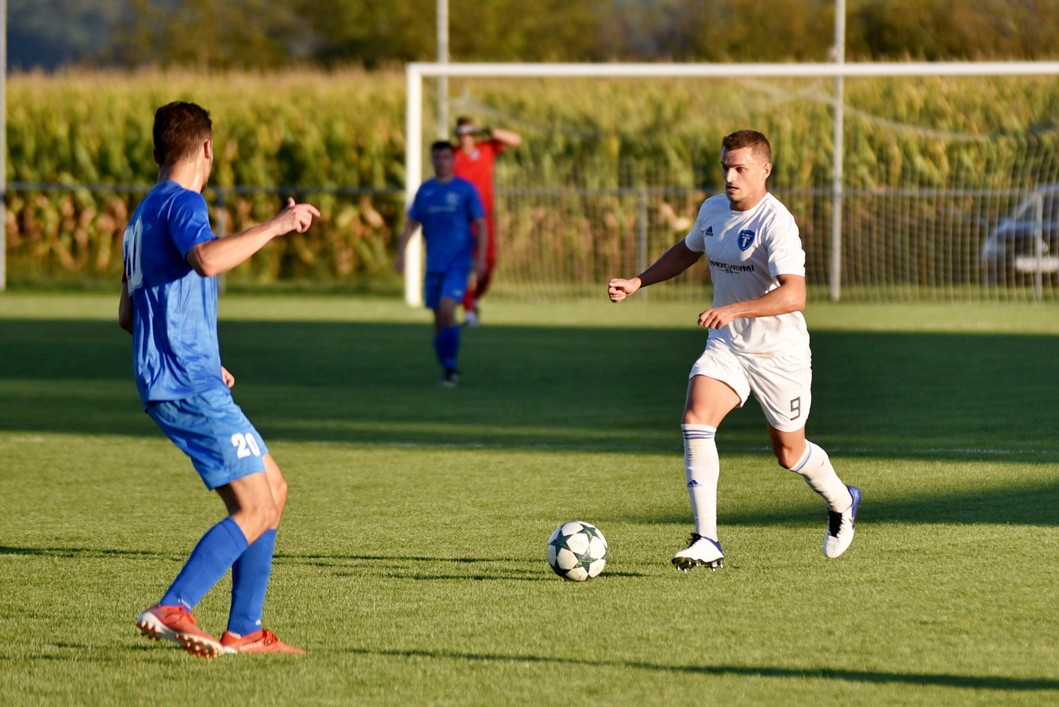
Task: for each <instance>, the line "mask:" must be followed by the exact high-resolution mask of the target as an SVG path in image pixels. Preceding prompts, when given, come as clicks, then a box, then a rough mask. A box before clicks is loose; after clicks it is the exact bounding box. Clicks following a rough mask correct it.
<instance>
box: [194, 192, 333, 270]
mask: <svg viewBox="0 0 1059 707" xmlns="http://www.w3.org/2000/svg"><path fill="white" fill-rule="evenodd" d="M319 215H320V211H319V210H318V209H317V208H316V207H315V206H313V205H312V204H298V203H295V201H294V199H288V200H287V206H286V208H284V209H283V210H282V211H280V212H279V213H278V214H276V215H275V216H273V217H272V218H270V219H269V220H267V221H264V222H262V223H259V224H258V225H256V226H251V227H250V228H248V229H246V230H245V231H243V232H242V233H240V234H238V235H236V236H228V237H226V238H213V239H211V240H208V241H204V242H202V243H199V244H198V245H196V246H194V247H193V248H192V249H191V250H189V251H188V254H187V261H188V265H190V266H191V268H192V269H193V270H194V271H195V272H197V273H198V274H199V275H202V276H203V277H213V276H214V275H219V274H221V273H222V272H227V271H229V270H231V269H232V268H234V267H235V266H237V265H239V264H241V263H242V262H244V261H245V260H247V259H248V258H249V257H250V256H251V255H253V254H254V253H256V252H257V251H259V250H261V249H262V248H264V247H265V245H267V244H268V242H269V241H271V240H272V239H273V238H278V237H279V236H285V235H287V234H288V233H291V232H297V233H305V232H306V231H308V230H309V226H311V225H312V222H313V217H314V216H317V217H318V216H319Z"/></svg>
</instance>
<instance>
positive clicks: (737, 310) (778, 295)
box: [699, 275, 805, 329]
mask: <svg viewBox="0 0 1059 707" xmlns="http://www.w3.org/2000/svg"><path fill="white" fill-rule="evenodd" d="M776 280H777V282H779V287H777V288H775V289H773V290H769V291H768V292H766V293H765V294H764V295H762V296H761V297H758V298H756V299H751V300H746V301H744V302H733V303H732V304H726V305H724V306H722V307H710V308H709V309H707V310H706V311H705V312H703V313H702V314H700V315H699V326H702V327H706V328H707V329H721V328H723V327H726V326H728V325H729V324H730V323H731V322H732V320H733V319H753V318H754V317H774V316H778V315H780V314H788V313H790V312H800V311H802V310H803V309H805V277H804V276H802V275H777V276H776Z"/></svg>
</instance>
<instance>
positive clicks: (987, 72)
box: [404, 62, 1059, 305]
mask: <svg viewBox="0 0 1059 707" xmlns="http://www.w3.org/2000/svg"><path fill="white" fill-rule="evenodd" d="M1057 76H1059V62H951V63H931V62H899V63H898V62H884V63H849V62H836V63H802V64H665V63H660V64H619V63H615V64H564V63H541V64H504V63H495V64H493V63H410V64H408V65H407V66H406V90H407V106H406V126H405V127H406V153H405V194H406V198H407V200H408V201H407V203H409V204H410V203H411V200H412V198H413V197H414V195H415V192H416V190H417V189H418V187H419V185H420V184H421V183H422V181H423V179H424V174H423V162H424V154H425V150H424V143H425V141H426V139H428V138H427V135H428V134H430V135H436V134H442V133H443V132H447V131H446V130H445V129H446V127H447V126H432V127H433V128H435V129H433V130H428V129H427V126H426V125H424V121H425V119H426V117H427V116H428V115H429V112H428V111H426V110H425V106H424V102H425V101H426V100H427V99H428V97H427V96H426V95H425V92H424V79H427V78H439V77H445V78H447V79H460V80H466V81H473V80H489V79H492V80H496V79H501V80H512V81H514V80H526V81H528V80H548V81H551V82H552V84H550V85H559V84H562V83H563V82H564V81H567V80H578V79H581V80H586V79H587V80H590V81H593V80H599V81H604V80H606V81H611V80H623V81H628V82H636V81H639V82H640V84H635V83H634V84H631V85H633V86H634V87H635V86H643V85H646V83H645V82H650V81H652V80H655V81H657V80H677V81H690V80H705V81H714V82H733V81H735V82H748V83H753V82H761V81H768V80H775V81H785V82H786V81H808V82H815V83H813V84H812V85H811V86H809V87H808V88H806V89H804V93H805V94H806V95H809V94H810V93H812V94H813V95H812V96H811V100H813V101H815V102H816V105H817V106H818V107H819V106H822V107H823V113H813V118H812V120H813V121H814V122H821V123H822V122H824V121H829V122H830V125H832V126H833V125H836V124H837V125H839V126H842V125H843V124H844V119H845V117H846V114H847V113H848V112H850V111H854V112H856V113H857V114H859V115H861V116H862V117H864V118H865V121H866V122H867V124H868V125H869V126H886V125H888V124H891V125H892V124H897V123H899V122H900V119H899V118H895V117H888V116H885V115H882V116H874V115H869V113H870V111H865V110H864V109H862V108H857V107H855V106H852V105H851V103H850V102H849V101H850V99H849V95H848V89H847V90H846V91H842V90H838V89H837V87H836V89H835V90H832V91H828V90H827V88H826V87H824V88H821V87H820V85H819V84H820V83H821V82H822V81H824V80H827V79H833V80H836V82H837V83H838V85H841V83H840V82H838V80H840V79H853V78H865V79H867V78H878V79H909V80H912V81H915V80H916V79H941V78H947V77H948V78H952V79H967V80H976V79H986V78H990V77H992V78H996V77H1024V78H1034V77H1038V78H1039V77H1044V78H1052V79H1054V78H1055V77H1057ZM626 87H628V84H627V85H626ZM757 88H758V89H760V90H762V91H766V92H767V91H768V90H771V89H770V87H769V86H764V87H762V86H758V87H757ZM800 90H802V89H796V90H794V91H793V93H797V92H798V91H800ZM789 92H790V91H789ZM836 96H837V98H836ZM435 98H436V97H435ZM446 99H448V96H446ZM524 100H532V97H526V98H525V99H524ZM734 100H739V99H738V97H737V98H736V99H734ZM784 100H785V99H784ZM777 102H778V103H781V102H782V100H780V99H777ZM485 105H486V107H488V105H487V104H485ZM1053 105H1054V104H1053ZM600 109H601V110H602V109H605V106H600ZM645 110H657V111H659V113H665V112H666V110H667V109H666V107H665V106H661V107H657V108H645ZM510 116H511V113H506V114H505V113H503V111H501V118H503V117H510ZM825 116H826V117H825ZM538 120H539V119H538ZM1027 121H1028V123H1029V124H1028V125H1025V126H1022V127H1023V129H1024V130H1026V131H1028V132H1029V131H1033V130H1037V131H1039V130H1040V129H1041V128H1040V126H1039V124H1038V123H1037V122H1035V121H1036V118H1034V117H1030V118H1027ZM845 125H846V127H845V128H844V130H851V128H850V127H849V122H848V121H845ZM741 127H753V125H746V124H735V123H732V124H731V125H730V128H731V129H733V130H734V129H738V128H741ZM869 129H874V128H869ZM917 129H920V128H917ZM920 130H921V132H922V134H924V135H929V134H931V133H941V132H945V130H944V129H939V128H938V127H937V126H924V127H922V128H921V129H920ZM950 131H951V132H952V133H954V134H955V133H957V132H959V131H960V129H959V126H955V127H954V128H952V129H951V130H950ZM795 132H797V130H796V131H795ZM971 132H973V131H968V130H967V129H963V132H962V133H960V134H959V135H957V136H956V138H954V139H959V140H964V141H970V142H973V141H975V140H977V139H978V138H977V136H975V135H973V134H970V133H971ZM1053 132H1054V127H1053ZM814 135H821V136H823V137H821V138H819V139H818V142H820V143H821V144H820V146H819V150H818V153H820V154H821V155H822V154H823V153H824V152H826V151H827V150H825V148H832V147H834V148H837V149H830V152H829V154H827V155H826V157H823V158H821V157H819V156H818V158H816V159H815V160H814V163H813V164H811V165H804V167H803V168H804V170H805V171H821V172H827V173H828V174H829V175H838V176H839V178H838V179H834V180H832V179H830V177H829V178H828V179H827V180H822V181H821V182H820V184H818V185H815V186H811V187H809V188H810V189H811V190H812V191H814V192H816V194H815V196H816V197H820V196H823V195H822V194H820V192H827V194H826V196H827V197H828V199H829V200H830V201H831V202H832V203H833V204H834V205H833V206H832V205H831V204H824V203H823V201H822V200H821V201H820V202H819V203H817V202H814V206H813V210H814V211H824V210H826V211H828V212H829V213H828V218H827V219H825V220H821V221H820V222H819V223H820V224H824V223H830V224H831V226H830V227H828V226H822V227H821V226H817V227H815V229H814V230H813V234H812V235H813V238H814V239H816V241H817V243H816V244H815V245H814V247H815V248H817V250H820V248H819V241H821V240H823V239H826V241H827V247H826V249H825V250H826V256H825V261H826V262H823V263H821V267H820V272H821V273H822V278H821V279H824V280H827V281H828V283H827V285H828V287H827V292H828V297H829V298H830V299H832V300H838V299H839V298H840V297H842V296H843V289H842V287H843V280H844V279H846V277H847V275H846V273H847V272H848V271H849V270H850V261H851V260H853V259H856V258H858V257H861V253H859V252H858V251H857V250H856V249H853V251H852V252H851V249H850V248H849V247H846V248H844V247H843V244H844V241H845V239H844V234H843V233H842V231H843V230H848V229H849V226H843V220H842V219H841V218H838V219H833V218H831V216H833V215H834V211H835V210H839V214H841V213H843V212H846V211H847V209H848V207H844V206H843V200H844V199H845V200H849V199H851V198H853V197H854V196H857V198H859V199H861V200H862V202H858V204H860V205H861V206H863V209H862V211H863V214H867V211H864V209H868V208H869V205H870V202H871V201H872V200H873V199H877V198H881V195H882V194H883V191H886V190H883V189H881V188H874V189H872V188H867V189H862V190H861V191H860V192H859V195H858V192H857V190H855V189H851V188H850V185H849V184H848V183H844V181H843V180H844V179H848V177H847V178H843V177H842V175H843V174H844V172H846V173H848V172H849V168H850V160H851V154H853V153H856V151H857V150H862V151H863V150H865V149H866V148H865V147H864V145H863V144H858V142H860V141H858V140H850V139H845V140H839V139H833V138H832V135H831V133H830V131H816V132H815V133H814ZM988 137H989V136H988V135H983V136H982V138H983V139H985V140H987V139H988ZM770 139H772V140H773V143H774V149H775V148H776V143H777V142H780V141H781V140H787V139H788V136H785V135H770ZM1049 139H1050V138H1049ZM831 143H836V144H834V145H832V144H831ZM714 144H719V143H717V142H716V141H715V142H714ZM1052 144H1053V143H1052V142H1049V143H1048V145H1049V146H1050V145H1052ZM601 149H606V146H605V145H604V146H602V147H601ZM717 149H719V148H717ZM781 149H784V150H785V149H786V146H782V147H781ZM924 149H925V150H927V151H929V150H930V149H938V150H941V151H942V152H944V148H935V147H933V146H931V147H929V148H924ZM1042 150H1043V148H1042ZM523 151H525V141H524V147H523V148H520V150H518V151H516V159H519V158H518V157H517V153H519V152H523ZM876 152H885V148H882V149H878V148H877V149H876ZM878 158H879V156H878V155H876V156H875V159H878ZM937 158H938V159H946V158H947V156H946V155H944V154H939V155H938V156H937ZM545 159H546V161H548V164H549V165H550V164H553V163H554V162H555V160H554V159H552V158H550V157H548V156H545ZM916 159H918V158H916ZM957 159H959V158H957ZM963 159H967V158H963ZM1035 159H1037V158H1035ZM971 160H972V161H973V158H971ZM527 161H528V160H527ZM909 161H911V158H910V160H909ZM1003 163H1004V161H1003V159H999V160H998V164H1003ZM843 166H845V170H844V169H843ZM982 167H983V168H985V169H989V168H990V167H991V165H989V164H983V165H982ZM547 168H548V166H547V165H546V166H545V167H542V168H541V169H542V170H546V169H547ZM677 168H678V169H679V167H677ZM585 169H587V167H586V168H585ZM531 171H532V170H531ZM927 171H929V170H927ZM1037 171H1040V170H1037ZM528 173H529V172H527V174H528ZM1037 177H1038V178H1040V179H1054V180H1055V181H1059V176H1056V175H1054V174H1051V176H1048V175H1046V174H1039V175H1037ZM524 179H528V178H524ZM1020 179H1022V181H1025V179H1023V178H1022V177H1019V178H1018V179H1014V180H1012V186H1011V188H1010V189H1009V191H1010V192H1011V193H1009V194H1007V196H1006V199H1007V201H1003V200H1001V201H996V202H995V203H994V204H992V205H990V206H982V205H976V206H975V208H976V209H980V210H981V211H980V213H981V214H985V213H986V210H991V211H990V213H989V216H990V217H992V218H998V217H999V216H1000V215H1001V212H1002V211H1003V210H1004V209H1005V208H1007V205H1008V202H1009V201H1010V200H1012V199H1016V200H1017V198H1018V197H1019V196H1020V195H1024V193H1025V189H1026V188H1027V187H1026V185H1025V184H1023V183H1021V182H1020V181H1019V180H1020ZM775 181H776V179H775V178H774V179H773V182H775ZM869 181H870V180H869ZM927 181H929V179H928V180H927ZM574 186H575V185H573V184H572V183H571V182H569V181H567V182H564V183H557V184H551V185H548V184H543V183H542V184H531V183H522V184H520V185H518V191H519V192H520V193H521V194H524V195H525V194H530V193H532V192H533V191H534V190H536V191H538V192H539V191H541V190H546V189H548V188H552V189H554V190H557V191H559V192H562V193H561V194H560V195H558V196H556V197H554V198H556V199H564V198H569V197H571V195H572V194H573V193H574V192H575V191H576V188H572V187H574ZM610 186H611V185H607V186H606V187H605V188H604V189H599V188H597V189H596V192H599V193H602V192H603V191H605V190H606V188H610ZM617 186H618V187H619V189H618V191H617V192H614V193H612V196H613V197H614V198H615V199H618V200H620V199H623V198H625V196H626V195H627V192H629V191H630V190H634V189H635V187H636V186H637V185H636V184H634V183H632V182H628V183H623V184H620V185H617ZM642 186H643V187H644V189H646V190H647V191H648V192H649V193H650V194H652V195H653V194H655V193H657V192H658V190H659V189H661V186H660V185H658V184H655V185H642ZM790 186H791V185H783V184H780V185H776V184H773V185H772V188H773V190H774V191H778V190H780V189H782V188H783V187H790ZM901 186H902V188H903V189H906V190H911V191H917V190H922V191H923V193H924V194H927V193H928V192H930V191H931V190H934V191H938V190H939V189H940V190H942V191H945V192H946V196H945V198H944V199H941V200H939V201H938V202H937V204H936V206H935V207H934V208H938V209H941V210H944V211H951V210H952V208H953V207H952V205H951V204H952V203H955V202H958V201H960V200H961V199H963V200H965V201H966V200H968V199H972V198H974V194H971V193H969V192H974V191H975V190H977V189H979V188H980V187H979V185H971V186H970V188H968V187H965V186H963V185H955V188H950V187H953V186H954V185H949V184H943V183H938V184H934V183H930V184H925V183H923V184H907V185H901ZM990 188H991V189H992V190H993V192H996V193H999V192H1000V191H1003V189H998V188H997V187H996V186H995V185H991V186H990ZM644 189H641V191H640V200H641V202H642V194H643V192H644ZM500 190H502V188H501V189H500ZM612 191H613V190H612ZM619 192H620V193H619ZM892 192H893V188H892V187H891V188H890V189H889V191H887V196H890V195H892ZM949 192H952V194H949ZM965 192H966V193H965ZM586 198H587V197H586ZM928 202H929V200H924V201H923V204H919V205H917V206H915V207H914V208H916V209H918V208H930V207H929V206H927V204H928ZM615 203H616V202H615ZM663 206H664V207H666V208H668V203H664V204H663ZM898 208H899V209H901V208H909V207H908V206H907V204H903V205H901V206H899V207H898ZM624 210H625V209H624V207H623V206H621V205H618V206H615V207H614V208H613V209H612V210H611V211H610V212H608V214H609V213H612V212H624ZM792 210H794V209H792ZM498 211H499V207H498ZM993 212H995V213H993ZM564 213H565V215H567V216H569V215H571V214H572V213H573V212H571V211H567V212H564ZM863 214H862V215H863ZM795 217H796V218H798V217H799V213H798V212H797V211H796V212H795ZM865 218H867V217H866V216H865ZM890 218H891V217H890V216H887V217H886V219H890ZM897 218H900V217H897ZM968 218H969V219H971V217H968ZM973 218H977V219H978V220H980V221H981V220H984V217H979V216H975V217H973ZM862 220H863V219H862ZM884 220H885V219H884ZM972 220H973V219H972ZM947 227H952V228H955V229H957V230H959V229H964V230H967V229H968V228H969V227H967V226H966V225H965V224H962V223H961V224H959V225H957V226H952V224H949V226H947ZM828 230H830V231H831V232H826V231H828ZM803 231H804V229H803ZM974 237H977V236H974ZM803 238H804V236H803ZM966 239H967V240H966V242H961V243H960V244H959V246H958V247H959V248H961V249H962V250H961V252H960V253H951V254H946V255H944V257H945V258H950V259H953V258H956V259H961V262H960V263H959V264H958V265H957V266H955V267H950V266H949V265H942V266H937V265H930V266H929V267H930V268H932V269H934V270H938V269H939V268H940V269H941V270H944V269H947V268H948V269H957V270H960V271H961V273H963V274H961V275H960V277H962V278H963V279H964V280H968V279H976V275H977V272H975V274H974V275H969V274H967V273H969V272H970V271H971V270H975V269H976V268H977V267H978V264H977V263H976V262H975V263H972V262H971V261H972V260H973V256H972V255H971V254H969V253H967V252H963V251H967V250H969V249H971V245H972V243H971V241H972V236H971V235H969V234H968V235H967V236H966ZM596 242H597V243H598V240H597V241H596ZM637 247H638V248H640V249H641V250H642V248H643V243H642V242H641V243H638V244H637ZM894 247H896V246H894ZM948 247H949V246H945V248H948ZM900 248H905V249H906V250H907V246H900ZM976 248H977V245H975V249H976ZM862 250H863V248H862ZM882 250H885V248H883V249H882ZM880 252H881V251H880ZM656 255H657V253H655V252H652V253H651V254H650V257H654V256H656ZM879 257H883V256H879ZM901 257H905V255H902V256H901ZM908 257H911V258H915V257H926V256H922V255H921V254H920V253H919V251H918V250H917V251H916V254H915V255H909V256H908ZM939 257H941V256H939ZM405 262H406V268H405V283H404V284H405V299H406V301H407V302H408V303H409V304H411V305H419V304H421V302H422V299H421V285H422V268H423V260H422V245H421V240H420V238H419V236H418V234H417V235H416V236H415V237H413V239H412V240H411V241H410V243H409V246H408V251H407V252H406V258H405ZM963 271H966V272H963ZM614 274H623V273H614ZM908 277H910V276H909V275H906V274H905V275H897V276H896V277H895V281H900V280H901V279H902V278H908ZM939 282H941V281H940V280H939ZM957 284H959V283H957Z"/></svg>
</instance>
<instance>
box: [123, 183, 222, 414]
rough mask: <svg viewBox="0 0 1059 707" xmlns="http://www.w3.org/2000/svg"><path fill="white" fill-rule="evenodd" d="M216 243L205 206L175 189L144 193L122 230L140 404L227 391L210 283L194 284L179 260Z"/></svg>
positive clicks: (203, 279) (202, 279)
mask: <svg viewBox="0 0 1059 707" xmlns="http://www.w3.org/2000/svg"><path fill="white" fill-rule="evenodd" d="M216 237H217V236H216V235H214V233H213V230H212V229H211V228H210V223H209V212H208V210H207V208H206V200H205V199H204V198H203V197H202V195H201V194H199V193H198V192H194V191H191V190H188V189H185V188H183V187H182V186H180V185H179V184H177V183H175V182H164V183H162V184H159V185H157V186H156V187H155V188H154V189H152V190H151V192H150V193H149V194H148V195H147V196H146V197H144V199H143V201H141V202H140V204H139V206H137V207H136V211H135V213H133V215H132V220H131V221H130V222H129V226H128V228H126V229H125V238H124V241H123V244H122V250H123V252H124V256H125V279H126V280H127V281H128V288H129V298H130V299H131V301H132V309H133V334H132V359H133V371H134V373H135V376H136V388H137V389H138V390H139V393H140V398H141V399H142V400H143V402H144V403H145V404H146V403H149V402H153V401H159V400H181V399H184V398H190V397H193V396H195V395H197V394H199V393H201V392H203V391H205V390H209V389H213V388H226V387H227V386H225V383H224V380H223V379H222V378H221V354H220V346H219V345H218V342H217V279H216V278H213V277H208V278H207V277H202V276H201V275H199V274H198V273H196V272H195V271H194V270H192V269H191V266H190V265H188V263H187V260H186V256H187V254H188V251H190V250H191V249H192V248H193V247H194V246H196V245H198V244H199V243H203V242H205V241H209V240H213V239H214V238H216Z"/></svg>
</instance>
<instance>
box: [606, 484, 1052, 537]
mask: <svg viewBox="0 0 1059 707" xmlns="http://www.w3.org/2000/svg"><path fill="white" fill-rule="evenodd" d="M763 483H764V482H763ZM862 491H863V492H864V501H863V502H862V504H861V507H860V511H859V513H858V515H857V520H858V521H859V522H860V523H863V524H883V523H886V524H902V523H911V524H917V525H921V524H924V523H929V524H932V525H937V524H945V523H961V524H976V523H982V524H990V525H1025V526H1059V480H1056V481H1051V482H1048V483H1043V484H1025V485H1012V484H1007V485H995V486H990V487H985V488H977V489H975V490H973V491H968V490H965V489H961V490H958V491H947V492H946V491H939V492H937V493H933V494H931V495H929V496H910V497H900V498H896V497H895V498H886V497H879V496H873V495H872V490H871V487H864V488H863V489H862ZM799 492H802V490H801V489H799ZM804 498H805V499H806V500H807V504H799V505H798V506H796V507H785V508H778V509H775V510H755V511H753V512H741V511H728V512H726V510H725V504H724V499H723V498H721V508H720V518H719V520H720V522H721V523H722V524H723V525H749V526H762V525H802V524H810V525H814V524H817V523H821V524H822V523H823V522H824V511H823V507H822V506H820V505H818V504H817V503H816V497H815V496H813V495H812V493H811V492H810V491H809V490H808V489H804ZM808 504H812V505H811V507H810V505H808ZM688 519H689V515H688V513H687V510H686V509H685V508H683V507H681V508H679V509H674V510H673V511H672V512H670V511H663V512H660V513H653V514H645V515H643V516H642V517H637V516H636V515H635V514H633V515H632V516H630V515H628V514H625V515H622V516H621V518H620V519H616V520H623V521H627V520H632V521H639V522H644V523H665V524H674V525H687V524H688ZM603 520H606V519H604V518H601V519H600V521H601V522H602V521H603Z"/></svg>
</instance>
